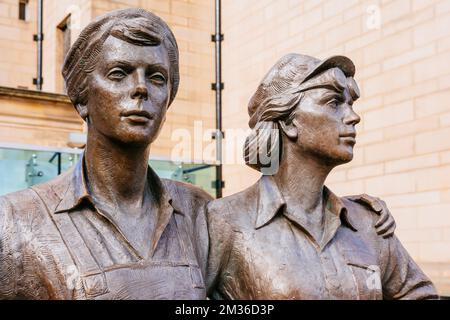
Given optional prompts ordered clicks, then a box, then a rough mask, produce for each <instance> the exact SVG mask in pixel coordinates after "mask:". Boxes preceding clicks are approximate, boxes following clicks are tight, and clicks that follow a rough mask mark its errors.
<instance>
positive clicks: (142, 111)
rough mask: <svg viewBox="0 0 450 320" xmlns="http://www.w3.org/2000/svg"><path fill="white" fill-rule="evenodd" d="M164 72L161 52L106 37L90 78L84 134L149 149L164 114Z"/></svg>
mask: <svg viewBox="0 0 450 320" xmlns="http://www.w3.org/2000/svg"><path fill="white" fill-rule="evenodd" d="M169 69H170V63H169V57H168V54H167V50H166V49H165V48H164V46H162V45H159V46H137V45H133V44H131V43H128V42H125V41H123V40H120V39H118V38H115V37H112V36H110V37H109V38H108V39H107V40H106V41H105V43H104V45H103V49H102V52H101V53H100V58H99V62H98V63H97V66H96V68H95V70H94V71H93V72H92V73H91V74H90V78H89V97H88V105H87V108H88V113H89V120H90V121H89V122H90V128H89V129H90V130H91V129H93V130H95V131H97V132H99V133H100V134H102V135H104V136H106V137H108V138H109V139H112V140H115V141H117V142H121V143H125V144H129V145H133V144H138V145H148V144H150V143H152V142H153V141H154V140H155V138H156V137H157V135H158V133H159V131H160V129H161V126H162V124H163V123H164V119H165V115H166V111H167V106H168V101H169V92H170V83H169V81H168V79H169Z"/></svg>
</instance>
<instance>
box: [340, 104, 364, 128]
mask: <svg viewBox="0 0 450 320" xmlns="http://www.w3.org/2000/svg"><path fill="white" fill-rule="evenodd" d="M360 121H361V117H360V116H359V115H358V114H357V113H356V112H355V111H354V110H353V108H352V107H351V106H348V112H347V113H346V116H345V118H344V123H345V124H351V125H354V126H356V125H357V124H358V123H359V122H360Z"/></svg>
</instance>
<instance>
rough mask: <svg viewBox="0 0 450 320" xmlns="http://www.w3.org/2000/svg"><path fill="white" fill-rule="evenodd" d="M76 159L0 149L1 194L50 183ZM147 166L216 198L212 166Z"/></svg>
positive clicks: (156, 162) (153, 162)
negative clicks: (192, 185) (190, 184)
mask: <svg viewBox="0 0 450 320" xmlns="http://www.w3.org/2000/svg"><path fill="white" fill-rule="evenodd" d="M79 157H80V155H79V154H75V153H64V152H49V151H32V150H19V149H6V148H0V195H3V194H7V193H10V192H14V191H17V190H22V189H26V188H28V187H30V186H32V185H35V184H38V183H43V182H46V181H48V180H51V179H53V178H54V177H56V176H57V175H58V174H59V173H60V172H64V171H66V170H68V169H69V168H71V167H72V166H73V165H74V164H75V163H76V162H77V161H78V159H79ZM149 163H150V165H151V167H152V168H153V170H155V172H156V173H157V174H158V176H160V177H161V178H166V179H173V180H178V181H184V182H187V183H192V184H194V185H197V186H199V187H200V188H202V189H204V190H205V191H206V192H208V193H210V194H211V195H212V196H215V189H214V188H213V187H212V182H213V181H214V180H215V168H214V166H211V165H205V164H178V165H177V164H175V163H173V162H170V161H163V160H150V161H149Z"/></svg>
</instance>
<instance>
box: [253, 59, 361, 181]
mask: <svg viewBox="0 0 450 320" xmlns="http://www.w3.org/2000/svg"><path fill="white" fill-rule="evenodd" d="M354 73H355V67H354V64H353V63H352V62H351V60H350V59H348V58H346V57H343V56H335V57H331V58H329V59H326V60H324V61H320V60H318V59H315V58H313V57H309V56H305V55H299V54H289V55H286V56H284V57H283V58H281V59H280V60H279V61H278V62H277V63H276V64H275V65H274V66H273V67H272V68H271V70H270V71H269V72H268V73H267V74H266V76H265V77H264V79H263V81H262V82H261V84H260V85H259V87H258V89H257V91H256V93H255V94H254V95H253V97H252V98H251V100H250V103H249V106H248V110H249V115H250V121H249V125H250V128H251V129H252V132H251V134H250V135H249V136H248V137H247V140H246V143H245V147H244V157H245V161H246V163H247V165H249V166H250V167H252V168H254V169H256V170H259V171H261V172H262V173H263V174H274V173H276V172H277V170H278V164H279V161H280V158H281V156H282V155H281V150H282V148H281V145H282V142H283V141H285V143H290V147H291V148H290V149H292V150H295V151H294V152H302V153H304V154H305V153H307V154H308V155H310V156H312V157H318V159H321V160H322V161H329V162H332V163H334V164H336V165H337V164H340V163H344V162H348V161H350V160H351V158H352V156H353V145H354V136H355V133H354V132H355V131H354V126H355V125H356V123H358V122H359V117H358V115H356V114H355V113H354V112H353V109H352V107H351V105H352V104H353V102H354V101H355V100H356V99H357V98H358V97H359V90H358V87H357V85H356V82H355V81H354V79H353V75H354ZM326 99H328V100H326ZM344 136H345V137H344Z"/></svg>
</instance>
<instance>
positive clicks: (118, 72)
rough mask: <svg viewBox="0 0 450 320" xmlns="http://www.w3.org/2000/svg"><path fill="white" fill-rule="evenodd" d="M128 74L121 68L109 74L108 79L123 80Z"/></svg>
mask: <svg viewBox="0 0 450 320" xmlns="http://www.w3.org/2000/svg"><path fill="white" fill-rule="evenodd" d="M126 76H127V74H126V73H125V71H123V70H122V69H120V68H114V69H112V70H111V71H110V72H109V73H108V78H109V79H111V80H116V81H118V80H122V79H123V78H125V77H126Z"/></svg>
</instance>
